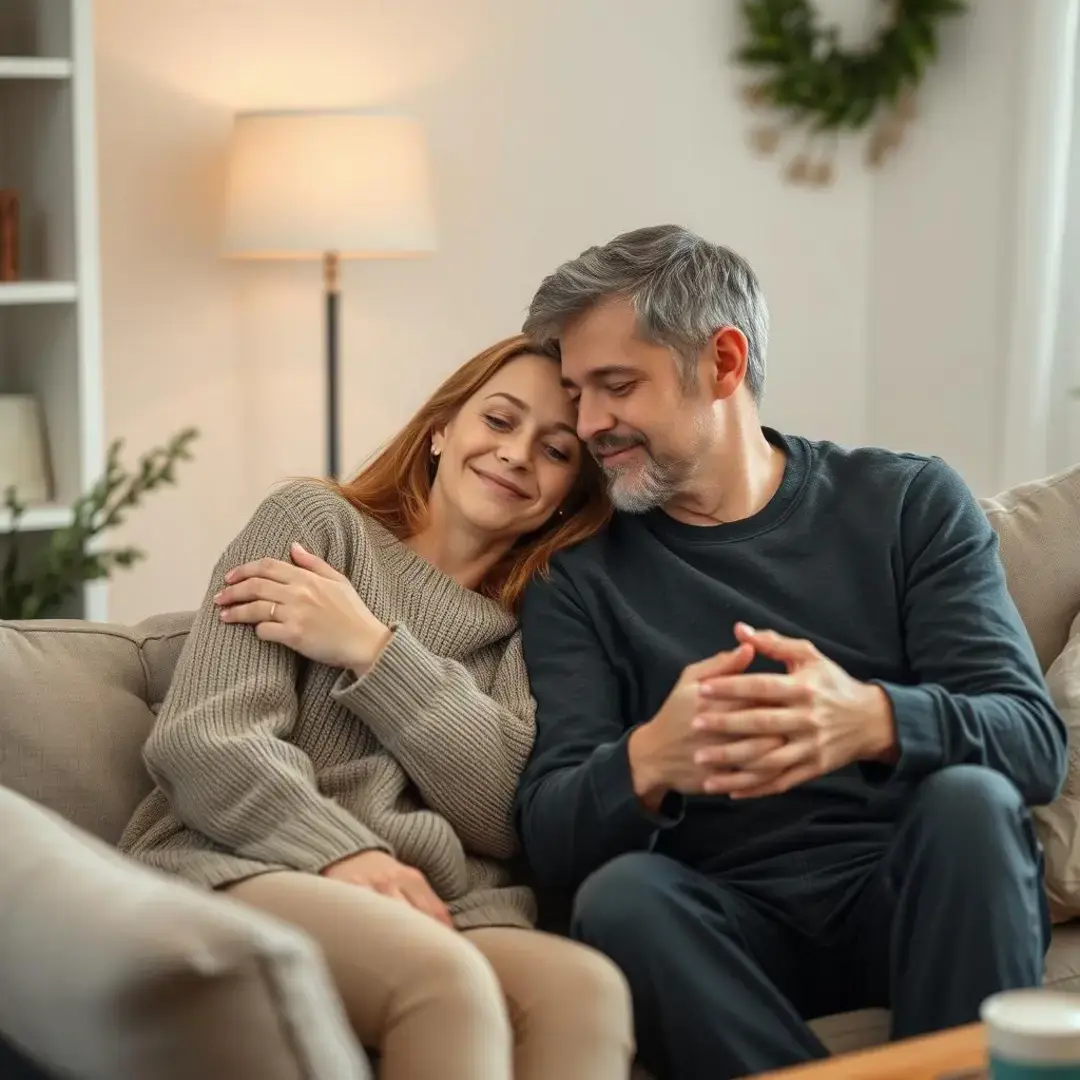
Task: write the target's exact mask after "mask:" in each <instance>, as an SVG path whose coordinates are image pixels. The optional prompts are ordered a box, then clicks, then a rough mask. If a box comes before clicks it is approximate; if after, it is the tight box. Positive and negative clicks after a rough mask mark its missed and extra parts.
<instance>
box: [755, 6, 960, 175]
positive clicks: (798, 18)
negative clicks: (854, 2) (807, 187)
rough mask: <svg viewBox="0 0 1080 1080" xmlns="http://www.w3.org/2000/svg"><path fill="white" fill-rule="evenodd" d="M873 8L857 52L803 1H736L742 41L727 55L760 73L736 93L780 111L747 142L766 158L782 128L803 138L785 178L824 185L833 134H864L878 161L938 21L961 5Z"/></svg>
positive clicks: (928, 56) (929, 57)
mask: <svg viewBox="0 0 1080 1080" xmlns="http://www.w3.org/2000/svg"><path fill="white" fill-rule="evenodd" d="M877 2H878V3H881V4H884V5H886V7H887V8H888V10H887V11H886V13H885V17H884V19H883V20H882V24H881V27H880V29H879V30H878V31H877V33H876V34H875V35H874V37H873V38H872V40H871V41H869V42H868V43H867V44H866V45H865V46H863V47H862V48H859V49H845V48H842V47H841V44H840V35H839V30H838V28H837V27H836V26H827V25H823V24H822V20H821V19H820V17H819V16H818V13H817V12H816V11H815V10H814V6H813V5H812V4H811V3H810V2H809V0H743V4H742V10H743V16H744V18H745V21H746V26H747V40H746V42H745V43H744V44H743V46H742V47H741V48H740V49H739V50H738V52H737V53H736V56H735V58H736V60H737V61H738V62H739V63H741V64H743V65H745V66H747V67H750V68H752V69H754V71H755V72H756V73H758V75H759V77H758V78H757V79H756V80H755V81H754V82H753V83H751V84H750V85H749V86H747V87H746V88H745V89H744V97H745V99H746V101H747V102H748V103H749V104H751V105H754V106H758V107H763V108H772V109H775V110H777V111H779V112H780V113H782V114H783V115H782V118H781V119H780V120H778V122H776V123H765V124H762V125H761V126H759V127H758V128H756V129H755V130H754V132H753V133H752V139H753V142H754V144H755V146H756V147H757V148H758V150H760V151H761V152H763V153H772V152H774V151H775V150H776V149H777V148H778V147H779V145H780V143H781V142H782V140H783V136H784V134H785V132H786V130H787V129H790V128H799V129H802V130H803V131H804V133H805V135H806V137H807V138H806V142H805V144H804V145H802V146H801V148H800V149H799V150H798V151H797V152H796V153H795V155H794V157H793V158H792V159H791V161H790V162H789V164H788V167H787V176H788V178H789V179H790V180H793V181H796V182H801V183H814V184H823V183H829V182H830V181H831V180H832V178H833V164H832V158H833V155H834V153H835V147H836V143H837V140H838V136H839V134H840V132H842V131H860V130H862V129H865V128H867V127H870V128H872V131H871V135H870V139H869V141H868V143H867V147H866V157H867V161H868V163H869V164H871V165H879V164H881V163H882V162H883V161H884V160H885V158H886V157H887V156H888V154H889V153H890V152H891V151H892V150H895V149H896V147H897V146H899V145H900V142H901V141H902V139H903V134H904V128H905V127H906V125H907V124H908V123H909V122H910V121H911V120H912V119H913V118H914V116H915V90H916V88H917V87H918V85H919V83H920V82H921V81H922V78H923V75H924V74H925V73H926V69H927V67H928V66H929V64H930V63H931V62H932V61H933V60H935V59H936V58H937V55H938V29H939V26H940V24H941V22H942V21H943V20H944V19H946V18H949V17H951V16H956V15H959V14H961V13H963V12H964V11H965V10H966V6H967V5H966V4H965V2H964V0H877Z"/></svg>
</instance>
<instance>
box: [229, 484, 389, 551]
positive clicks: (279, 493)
mask: <svg viewBox="0 0 1080 1080" xmlns="http://www.w3.org/2000/svg"><path fill="white" fill-rule="evenodd" d="M369 525H370V522H369V521H368V519H367V517H366V516H365V515H364V514H362V513H361V512H360V511H359V510H357V509H356V507H355V506H353V505H352V503H350V502H349V500H348V499H346V498H345V497H344V496H343V495H341V494H339V493H338V492H337V491H336V490H335V489H334V487H333V486H332V485H330V484H328V483H325V482H324V481H322V480H316V479H311V480H306V479H301V480H288V481H285V482H283V483H281V484H279V485H277V486H276V487H274V488H273V489H272V490H270V491H269V492H268V493H267V494H266V495H265V496H264V497H263V500H262V502H260V503H259V505H258V506H257V507H256V509H255V512H254V513H253V514H252V516H251V520H250V522H249V525H248V529H249V530H254V531H256V532H268V533H274V534H281V535H282V536H284V535H285V534H288V535H289V536H290V538H291V539H294V540H300V542H301V543H304V544H305V545H311V544H312V543H314V545H315V547H314V551H315V553H316V554H320V555H322V556H323V557H324V558H325V557H326V551H328V550H334V551H337V552H339V553H340V554H344V553H346V552H350V553H352V554H353V555H354V556H355V555H356V554H358V553H359V551H360V550H361V549H366V548H368V547H369V546H370V541H369V540H368V535H367V534H368V529H369Z"/></svg>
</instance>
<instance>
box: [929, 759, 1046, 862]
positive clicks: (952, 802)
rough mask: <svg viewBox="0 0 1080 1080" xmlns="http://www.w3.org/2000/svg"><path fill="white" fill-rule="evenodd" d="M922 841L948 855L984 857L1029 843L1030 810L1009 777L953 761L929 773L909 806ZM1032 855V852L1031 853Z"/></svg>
mask: <svg viewBox="0 0 1080 1080" xmlns="http://www.w3.org/2000/svg"><path fill="white" fill-rule="evenodd" d="M911 813H912V816H913V819H914V821H913V823H914V824H915V826H916V828H917V830H918V833H919V838H920V843H922V844H923V845H928V848H929V850H933V851H938V852H940V853H941V854H942V855H944V856H945V857H947V858H960V859H965V858H971V859H976V860H978V859H982V858H985V857H986V856H987V855H988V854H991V853H994V852H1002V853H1003V852H1004V851H1005V850H1006V849H1008V848H1015V847H1016V844H1017V840H1018V839H1020V841H1021V842H1020V849H1021V850H1026V849H1027V847H1028V846H1029V844H1028V837H1029V834H1030V832H1031V829H1030V822H1029V819H1028V812H1027V809H1026V807H1025V806H1024V801H1023V798H1022V797H1021V795H1020V792H1019V791H1018V790H1017V788H1016V786H1015V785H1014V784H1013V783H1012V781H1011V780H1009V779H1008V778H1007V777H1005V776H1003V775H1002V774H1001V773H999V772H996V771H994V770H993V769H987V768H985V767H984V766H981V765H953V766H950V767H948V768H945V769H942V770H940V771H939V772H936V773H934V774H933V775H932V776H928V777H927V778H926V779H925V780H923V781H922V783H921V784H920V785H919V787H918V788H917V789H916V791H915V794H914V805H913V806H912V808H911ZM1031 854H1032V855H1034V851H1032V852H1031Z"/></svg>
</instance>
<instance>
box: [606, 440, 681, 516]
mask: <svg viewBox="0 0 1080 1080" xmlns="http://www.w3.org/2000/svg"><path fill="white" fill-rule="evenodd" d="M646 454H648V451H646ZM690 472H691V468H690V466H689V465H687V464H686V463H685V462H671V463H667V464H665V463H661V462H659V461H657V460H656V458H654V457H652V456H651V455H649V456H647V457H646V460H645V463H644V464H643V465H642V466H641V467H640V468H637V469H635V468H626V469H617V470H616V469H605V470H604V477H605V479H606V480H607V489H608V496H609V497H610V499H611V501H612V503H613V504H614V505H615V509H616V510H621V511H622V512H623V513H625V514H647V513H648V512H649V511H650V510H656V509H657V508H658V507H661V506H663V505H664V504H665V503H668V502H670V501H671V500H672V499H673V498H675V496H676V495H678V494H679V491H680V489H681V488H682V485H683V484H684V483H685V482H686V480H687V479H688V478H689V476H690Z"/></svg>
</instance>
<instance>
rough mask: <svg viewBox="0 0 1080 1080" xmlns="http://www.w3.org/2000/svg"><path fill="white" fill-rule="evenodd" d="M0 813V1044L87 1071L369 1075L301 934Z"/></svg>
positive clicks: (1, 792) (111, 1074)
mask: <svg viewBox="0 0 1080 1080" xmlns="http://www.w3.org/2000/svg"><path fill="white" fill-rule="evenodd" d="M0 821H3V823H4V827H3V830H0V971H3V972H5V973H11V972H17V973H18V978H17V979H16V980H7V981H6V982H5V987H4V992H3V993H0V1041H8V1042H10V1043H11V1045H12V1046H14V1047H15V1048H16V1049H18V1050H19V1051H21V1052H22V1053H24V1054H25V1055H26V1056H27V1057H29V1058H30V1059H32V1060H33V1061H35V1062H36V1063H38V1064H39V1065H41V1066H42V1067H43V1068H44V1070H45V1071H46V1072H47V1073H49V1074H50V1075H58V1076H78V1077H80V1078H81V1080H118V1078H120V1077H132V1078H136V1077H138V1078H146V1080H150V1078H153V1080H190V1078H191V1077H195V1076H202V1077H207V1078H210V1077H230V1078H234V1080H368V1078H369V1077H370V1075H371V1073H370V1069H369V1067H368V1064H367V1061H366V1058H365V1056H364V1054H363V1051H362V1050H361V1049H360V1047H359V1044H358V1043H357V1041H356V1039H355V1037H354V1035H353V1034H352V1031H351V1029H350V1027H349V1023H348V1020H347V1019H346V1016H345V1011H344V1007H343V1005H342V1004H341V1001H340V999H339V998H338V996H337V994H336V992H335V990H334V987H333V983H332V981H331V977H330V973H329V970H328V969H327V967H326V963H325V960H324V959H323V957H322V954H321V952H320V951H319V950H318V949H317V948H316V946H315V944H314V943H313V942H312V941H311V940H310V939H309V938H308V937H306V936H305V935H303V934H301V933H300V932H299V931H297V930H294V929H293V928H292V927H289V926H286V925H284V924H283V923H279V922H278V921H277V920H274V919H271V918H269V917H268V916H265V915H263V914H261V913H259V912H255V911H252V910H250V909H248V908H246V907H243V906H242V905H240V904H239V903H237V902H235V901H232V900H230V899H228V898H226V897H223V896H219V895H214V894H212V893H208V892H205V891H203V890H202V889H197V888H195V887H194V886H190V885H187V884H185V883H183V882H181V881H179V880H176V879H173V878H169V877H167V876H165V875H163V874H157V873H155V872H153V871H151V870H148V869H147V868H145V867H142V866H138V865H136V864H135V863H133V862H129V861H128V860H127V859H124V858H123V857H122V856H121V855H119V854H118V853H117V852H115V851H113V850H112V849H110V848H109V847H108V846H107V845H105V844H104V843H102V842H101V841H99V840H96V839H95V838H93V837H91V836H89V835H87V834H86V833H83V832H81V831H79V830H77V829H75V828H74V827H72V826H71V825H70V824H69V823H67V822H65V821H64V820H63V819H62V818H60V817H59V816H58V815H56V814H54V813H53V812H51V811H49V810H46V809H44V808H43V807H41V806H39V805H37V804H36V803H33V802H31V801H30V800H29V799H26V798H24V797H22V796H21V795H17V794H16V793H15V792H12V791H7V790H5V789H3V788H0ZM5 1075H6V1074H5Z"/></svg>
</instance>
